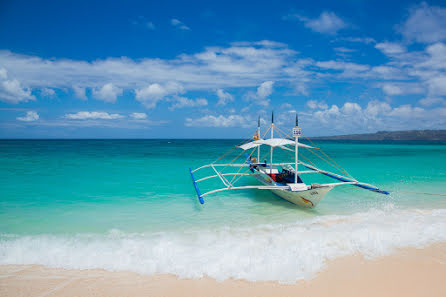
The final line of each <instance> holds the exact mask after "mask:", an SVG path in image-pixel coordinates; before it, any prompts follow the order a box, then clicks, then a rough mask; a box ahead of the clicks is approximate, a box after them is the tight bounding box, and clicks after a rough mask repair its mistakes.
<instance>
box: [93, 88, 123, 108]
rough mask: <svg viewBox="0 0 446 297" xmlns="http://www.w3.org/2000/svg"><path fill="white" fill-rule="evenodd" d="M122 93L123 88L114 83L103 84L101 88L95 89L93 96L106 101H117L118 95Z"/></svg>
mask: <svg viewBox="0 0 446 297" xmlns="http://www.w3.org/2000/svg"><path fill="white" fill-rule="evenodd" d="M121 95H122V89H121V88H118V87H116V86H115V85H114V84H112V83H108V84H105V85H103V86H102V87H101V88H97V89H94V90H93V96H94V97H96V98H97V99H100V100H103V101H105V102H111V103H113V102H115V101H116V98H117V97H118V96H121Z"/></svg>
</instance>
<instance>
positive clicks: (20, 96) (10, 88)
mask: <svg viewBox="0 0 446 297" xmlns="http://www.w3.org/2000/svg"><path fill="white" fill-rule="evenodd" d="M34 99H35V97H34V95H32V94H31V90H30V89H29V88H23V87H22V86H21V83H20V82H19V81H18V80H17V79H9V80H8V72H7V71H6V69H4V68H0V101H4V102H6V103H10V104H17V103H20V102H26V101H28V100H34Z"/></svg>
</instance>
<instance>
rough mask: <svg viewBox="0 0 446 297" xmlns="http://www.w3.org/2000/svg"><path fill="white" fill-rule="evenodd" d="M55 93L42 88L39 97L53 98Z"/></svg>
mask: <svg viewBox="0 0 446 297" xmlns="http://www.w3.org/2000/svg"><path fill="white" fill-rule="evenodd" d="M55 94H56V92H55V91H54V90H53V89H50V88H43V89H41V90H40V95H41V96H43V97H53V96H54V95H55Z"/></svg>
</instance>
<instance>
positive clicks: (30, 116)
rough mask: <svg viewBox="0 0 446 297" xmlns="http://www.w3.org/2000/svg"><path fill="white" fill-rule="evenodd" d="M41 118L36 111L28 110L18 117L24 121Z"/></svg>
mask: <svg viewBox="0 0 446 297" xmlns="http://www.w3.org/2000/svg"><path fill="white" fill-rule="evenodd" d="M38 119H39V114H38V113H37V112H35V111H27V112H26V115H25V116H23V117H18V118H17V120H19V121H22V122H34V121H37V120H38Z"/></svg>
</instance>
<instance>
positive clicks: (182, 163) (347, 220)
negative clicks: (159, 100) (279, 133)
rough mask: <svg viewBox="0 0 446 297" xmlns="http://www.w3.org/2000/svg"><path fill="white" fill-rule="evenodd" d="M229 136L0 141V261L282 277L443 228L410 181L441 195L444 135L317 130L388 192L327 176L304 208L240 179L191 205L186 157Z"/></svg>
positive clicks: (217, 148)
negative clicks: (351, 134) (346, 138)
mask: <svg viewBox="0 0 446 297" xmlns="http://www.w3.org/2000/svg"><path fill="white" fill-rule="evenodd" d="M239 142H240V141H239V140H1V141H0V234H1V235H0V263H3V264H44V265H49V266H57V267H66V268H105V269H110V270H132V271H137V272H141V273H148V274H151V273H174V274H177V275H179V276H187V277H199V276H202V275H209V276H212V277H215V278H217V279H225V278H229V277H234V278H244V279H250V280H280V281H294V280H296V279H301V278H309V277H311V276H313V275H314V273H315V272H317V271H319V270H320V269H321V268H322V267H323V265H324V262H325V260H327V259H332V258H335V257H338V256H343V255H347V254H351V253H354V252H361V253H363V254H365V255H366V256H370V257H373V256H378V255H383V254H386V253H390V252H391V251H392V250H393V249H395V248H398V247H405V246H424V245H426V244H429V243H433V242H438V241H446V210H445V209H446V197H444V196H433V195H426V194H417V193H440V194H443V195H444V194H446V145H444V144H429V143H426V144H396V143H386V144H376V143H345V142H344V143H343V142H318V143H316V145H318V146H319V147H321V148H322V149H323V150H324V151H325V152H326V153H328V154H329V156H330V157H333V158H334V159H335V160H336V162H337V163H338V164H340V165H341V166H342V167H343V168H346V169H348V172H349V173H350V174H351V175H352V176H354V177H355V178H357V179H358V180H360V181H364V182H368V183H371V184H374V185H376V186H378V187H380V188H382V189H384V190H388V191H390V192H391V195H389V196H386V195H381V194H377V193H373V192H370V191H366V190H361V189H359V188H356V187H348V186H346V187H338V188H336V189H334V190H332V191H331V192H329V193H328V194H327V196H326V197H325V198H324V199H323V200H322V201H321V202H320V204H319V205H318V206H317V207H316V208H315V209H312V210H308V209H301V208H299V207H297V206H295V205H293V204H291V203H289V202H287V201H285V200H282V199H280V198H278V197H277V196H275V195H273V194H272V193H270V192H269V191H261V190H244V191H237V192H235V191H234V192H221V193H218V194H215V195H212V196H207V197H205V201H206V203H205V204H204V205H203V206H201V205H200V204H199V203H198V201H197V198H196V194H195V190H194V187H193V186H192V183H191V179H190V175H189V172H188V168H189V167H192V168H195V167H198V166H200V165H203V164H206V163H210V162H212V161H214V160H215V159H216V158H217V157H218V156H220V155H221V154H222V153H224V152H226V151H227V150H229V149H231V148H232V147H233V146H234V145H236V144H238V143H239ZM264 153H266V151H264V152H262V154H264ZM301 153H302V155H303V157H302V158H304V157H305V158H308V159H310V160H311V161H312V162H315V163H316V164H318V165H323V163H322V162H320V160H318V159H316V158H314V155H313V154H311V153H310V152H308V151H306V150H301ZM232 156H234V155H229V156H228V157H226V158H225V159H224V160H226V161H230V160H231V159H232ZM275 156H277V158H278V159H282V160H286V157H287V155H286V153H280V152H275ZM322 167H323V168H325V169H327V170H333V167H331V166H329V165H326V164H325V166H322ZM203 173H204V172H203ZM197 175H198V176H203V175H200V173H197ZM248 179H249V178H248ZM248 179H247V180H245V181H244V182H243V181H241V184H246V183H247V182H249V180H248ZM303 180H304V181H305V182H307V183H311V182H315V181H317V182H319V181H320V180H319V179H318V178H317V177H316V176H314V174H313V175H311V174H309V175H308V176H304V177H303ZM323 181H329V180H327V179H325V180H323ZM219 185H220V184H219V181H218V180H215V181H212V182H209V183H203V184H202V185H201V188H202V191H204V190H205V189H209V188H211V187H215V186H219ZM415 192H416V193H415Z"/></svg>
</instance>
